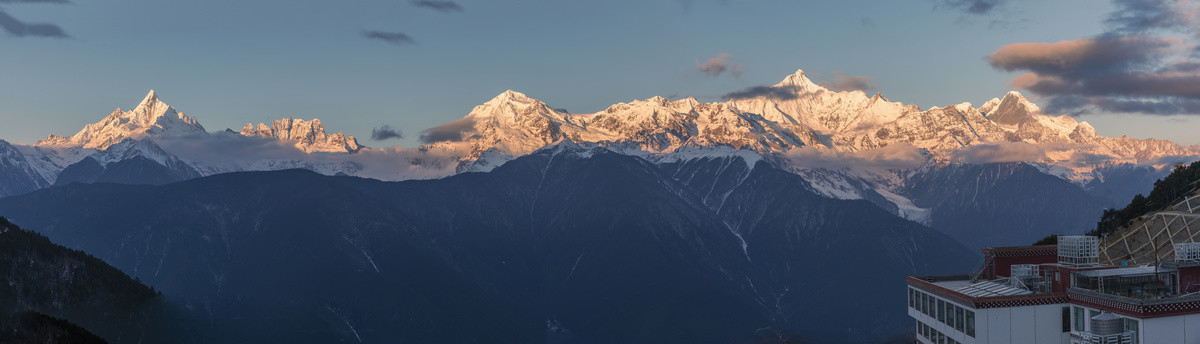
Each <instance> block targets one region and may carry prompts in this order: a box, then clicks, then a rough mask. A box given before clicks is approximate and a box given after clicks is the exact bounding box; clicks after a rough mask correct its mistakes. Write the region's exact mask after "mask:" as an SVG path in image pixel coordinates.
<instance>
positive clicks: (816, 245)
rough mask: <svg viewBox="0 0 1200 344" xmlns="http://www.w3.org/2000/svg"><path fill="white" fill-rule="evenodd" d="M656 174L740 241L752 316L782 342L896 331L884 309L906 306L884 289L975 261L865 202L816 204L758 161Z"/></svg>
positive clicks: (799, 185) (719, 162)
mask: <svg viewBox="0 0 1200 344" xmlns="http://www.w3.org/2000/svg"><path fill="white" fill-rule="evenodd" d="M664 168H665V169H668V170H670V171H671V174H672V175H674V176H676V177H678V178H682V179H683V182H685V183H686V184H687V185H688V189H689V190H690V191H691V192H693V193H694V194H696V195H700V198H702V199H706V200H708V201H707V204H708V205H709V206H710V207H711V208H713V209H714V210H715V211H717V213H718V215H719V216H720V217H721V218H722V221H723V222H724V224H726V225H727V230H729V231H733V232H736V233H738V234H739V235H740V236H741V237H742V238H744V239H745V242H746V251H745V254H746V256H744V257H743V258H742V259H743V260H749V261H751V262H752V264H750V265H751V267H750V273H749V277H750V278H749V280H747V281H746V282H747V283H742V285H743V288H744V289H745V291H747V292H749V293H750V294H751V295H753V297H754V298H755V300H756V302H757V304H758V305H759V306H760V308H761V309H762V310H763V311H764V312H767V314H770V316H771V317H772V318H773V319H775V320H776V321H778V322H780V323H783V324H787V330H788V331H789V332H790V333H797V334H803V335H807V336H809V337H813V338H815V339H818V340H820V341H821V342H840V341H849V342H862V341H870V340H878V339H881V338H884V337H887V336H888V335H891V334H894V333H896V332H897V331H901V330H902V329H903V328H906V327H907V326H909V324H908V321H909V320H910V319H909V318H908V317H907V316H906V315H905V314H904V312H903V311H899V312H895V311H892V310H893V309H902V308H904V302H903V301H904V299H903V298H896V297H893V295H892V294H891V293H890V292H888V290H896V289H904V277H906V276H909V275H914V274H942V273H951V272H954V271H956V269H969V267H970V266H969V265H971V264H973V263H974V262H975V259H976V256H977V254H975V253H974V252H971V251H970V250H967V249H965V248H963V247H962V246H961V245H959V244H958V243H956V242H955V241H954V240H952V239H950V238H948V237H946V236H945V235H943V234H941V233H938V232H936V231H933V230H931V229H929V228H927V227H924V226H922V225H920V224H917V223H914V222H910V221H905V220H902V219H899V218H897V217H895V216H894V215H892V214H891V213H889V212H887V211H885V210H883V209H881V208H879V207H878V206H876V205H874V204H872V203H871V202H868V201H865V200H856V201H844V200H834V199H829V198H825V197H821V196H819V195H817V194H816V193H814V192H813V191H811V187H810V186H809V185H808V183H807V182H806V181H804V179H803V178H802V177H800V176H798V175H796V174H793V173H789V172H787V171H783V170H780V169H778V168H776V167H774V166H773V165H771V164H769V163H767V162H765V161H759V162H757V163H755V164H754V165H753V167H749V166H748V165H747V163H746V162H745V161H744V160H742V159H741V158H737V157H729V158H716V159H706V160H696V161H690V162H687V163H682V164H671V165H667V166H664ZM706 171H707V172H706ZM714 176H715V177H714ZM815 319H820V320H815ZM830 324H838V326H830Z"/></svg>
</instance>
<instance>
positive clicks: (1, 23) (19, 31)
mask: <svg viewBox="0 0 1200 344" xmlns="http://www.w3.org/2000/svg"><path fill="white" fill-rule="evenodd" d="M0 29H4V31H5V32H8V34H10V35H13V36H17V37H26V36H30V37H47V38H69V37H71V36H69V35H67V33H66V32H64V31H63V29H62V28H60V27H58V25H54V24H46V23H35V24H26V23H24V22H21V21H20V20H17V18H13V17H12V16H10V15H8V13H6V12H4V11H2V10H0Z"/></svg>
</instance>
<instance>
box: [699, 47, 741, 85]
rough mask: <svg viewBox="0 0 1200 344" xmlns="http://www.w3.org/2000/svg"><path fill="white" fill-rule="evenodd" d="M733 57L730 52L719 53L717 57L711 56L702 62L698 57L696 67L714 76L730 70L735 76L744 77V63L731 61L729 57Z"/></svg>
mask: <svg viewBox="0 0 1200 344" xmlns="http://www.w3.org/2000/svg"><path fill="white" fill-rule="evenodd" d="M732 57H733V55H731V54H729V53H719V54H717V56H716V57H713V58H710V59H708V61H705V62H704V63H700V60H699V59H697V60H696V69H699V70H700V72H701V73H704V74H705V75H708V76H711V77H714V78H715V77H718V76H721V74H724V73H725V71H729V73H730V74H733V77H735V78H739V79H740V78H741V77H742V65H739V64H735V63H732V62H730V61H729V59H730V58H732Z"/></svg>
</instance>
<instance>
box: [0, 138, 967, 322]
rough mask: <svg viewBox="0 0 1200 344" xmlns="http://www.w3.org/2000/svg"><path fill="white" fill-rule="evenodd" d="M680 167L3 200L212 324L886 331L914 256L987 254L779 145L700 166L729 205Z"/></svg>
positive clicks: (529, 161) (541, 159)
mask: <svg viewBox="0 0 1200 344" xmlns="http://www.w3.org/2000/svg"><path fill="white" fill-rule="evenodd" d="M738 163H740V164H742V165H745V164H744V163H743V162H740V161H739V162H738ZM675 172H678V171H675V170H672V168H671V167H664V166H656V165H653V164H650V163H649V162H647V161H645V160H642V159H640V158H636V157H630V156H625V155H620V154H616V153H612V152H609V151H607V150H604V149H598V150H582V149H578V148H572V147H555V148H554V149H547V150H543V151H540V152H538V153H535V154H533V155H530V156H526V157H523V158H520V159H517V160H514V161H512V162H509V163H507V164H505V165H503V166H500V167H498V168H496V169H495V170H493V171H492V172H489V173H467V174H461V175H457V176H454V177H450V178H446V179H441V180H430V181H409V182H398V183H387V182H379V181H373V180H366V179H358V178H350V177H325V176H320V175H317V174H315V173H311V172H307V171H298V170H294V171H278V172H261V173H235V174H225V175H217V176H212V177H206V178H200V179H195V180H191V181H187V182H182V183H177V184H170V185H165V186H136V185H113V184H90V185H84V184H75V185H69V186H65V187H56V188H51V189H47V190H42V191H38V192H34V193H31V194H28V195H24V196H20V197H12V198H6V199H0V213H3V214H11V215H12V217H13V218H15V219H18V220H20V221H23V222H25V223H30V224H32V225H36V226H37V228H42V229H43V230H44V233H45V234H46V235H47V236H49V237H51V238H54V239H55V240H60V241H61V242H63V243H64V244H67V245H68V246H71V247H76V248H83V249H86V250H88V251H89V252H94V253H95V254H96V255H97V256H100V257H102V258H104V259H106V260H108V261H110V262H112V263H113V264H114V265H115V266H118V267H121V268H123V269H125V270H126V271H129V272H130V273H131V274H132V275H134V276H137V277H139V278H141V279H142V280H145V281H148V282H150V283H151V284H153V285H155V286H156V287H157V288H159V289H161V290H163V291H164V293H165V294H167V295H172V296H178V297H177V299H178V300H176V301H177V302H180V303H181V304H186V305H188V306H187V307H189V308H190V309H192V311H193V312H195V313H197V314H200V315H201V316H202V317H203V318H204V319H206V320H205V321H206V323H205V326H206V327H211V328H214V329H215V330H214V331H213V332H214V333H211V334H208V335H209V336H211V337H210V338H211V339H212V340H214V341H220V342H254V341H263V340H292V341H300V342H329V341H336V340H345V341H351V342H359V341H361V342H369V343H371V342H396V341H418V342H489V343H490V342H541V341H549V342H578V343H592V342H596V343H607V342H656V343H657V342H745V341H749V340H752V339H754V338H757V337H760V336H762V334H763V332H764V331H765V332H767V333H770V332H775V331H779V332H783V333H789V334H790V333H798V334H801V335H808V336H814V337H821V338H824V339H828V340H827V341H834V339H839V340H845V339H846V338H847V337H848V336H851V335H853V336H855V337H853V338H851V339H864V338H875V337H878V336H879V335H878V334H879V333H886V332H889V331H897V330H900V329H903V328H907V326H908V325H909V324H908V321H906V320H903V319H902V318H903V314H904V307H903V303H904V301H903V298H902V297H885V296H889V295H899V294H897V293H898V292H897V291H896V290H900V291H902V290H903V288H902V285H903V276H904V275H908V274H914V273H925V272H950V271H955V270H961V269H964V268H966V267H967V266H968V265H970V264H972V263H973V260H974V256H973V254H972V253H970V252H969V251H967V250H966V249H964V248H962V247H961V246H958V245H957V244H955V243H954V242H953V241H952V240H950V239H949V238H947V237H945V236H944V235H941V234H938V233H936V232H934V231H932V230H930V229H928V228H925V227H922V226H920V225H917V224H915V223H911V222H908V221H904V220H900V219H898V218H896V217H894V216H891V215H890V214H888V213H886V212H885V211H883V210H880V209H879V208H877V207H875V206H873V205H871V204H870V203H867V202H848V201H835V200H830V199H826V198H822V197H819V196H816V195H815V194H813V193H811V192H810V191H808V190H807V188H806V184H804V183H803V181H802V180H800V179H799V177H797V176H795V175H791V174H787V173H785V172H783V171H780V170H777V169H774V168H771V167H770V165H766V164H760V165H756V167H755V168H754V170H753V172H754V173H752V174H749V175H746V174H742V175H739V174H736V173H733V174H729V175H717V176H712V177H711V178H705V179H708V180H719V179H720V180H723V181H722V183H724V184H728V185H733V187H729V188H728V189H729V190H731V191H732V192H730V193H729V196H728V200H727V201H726V204H725V207H724V208H719V211H718V210H717V208H713V206H712V205H711V203H712V201H711V200H709V201H706V198H705V197H702V196H700V195H702V194H701V193H700V192H698V190H700V189H701V186H699V185H698V184H689V183H688V182H686V181H682V180H678V179H677V178H672V175H675V174H676V173H675ZM728 178H736V179H735V180H727V179H728ZM51 208H54V209H55V210H53V211H51V210H49V209H51ZM728 224H734V226H730V225H728ZM739 236H741V237H742V238H745V239H746V244H747V245H746V246H745V247H743V240H741V239H739ZM748 257H749V259H748ZM872 274H874V275H872ZM879 281H884V282H883V283H879ZM885 299H886V300H885ZM891 299H895V300H891ZM892 304H894V305H892ZM888 305H892V306H890V307H889V306H888ZM852 317H853V319H854V320H853V321H847V320H846V319H851V318H852ZM830 328H836V329H837V330H827V329H830ZM888 334H891V333H888Z"/></svg>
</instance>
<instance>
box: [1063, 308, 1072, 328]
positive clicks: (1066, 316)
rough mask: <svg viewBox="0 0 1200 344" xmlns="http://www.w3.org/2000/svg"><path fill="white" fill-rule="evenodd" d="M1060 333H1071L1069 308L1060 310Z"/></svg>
mask: <svg viewBox="0 0 1200 344" xmlns="http://www.w3.org/2000/svg"><path fill="white" fill-rule="evenodd" d="M1062 331H1063V333H1067V332H1071V307H1063V308H1062Z"/></svg>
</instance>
